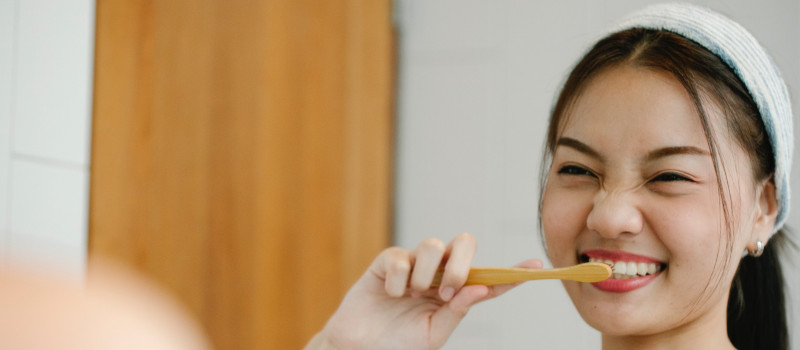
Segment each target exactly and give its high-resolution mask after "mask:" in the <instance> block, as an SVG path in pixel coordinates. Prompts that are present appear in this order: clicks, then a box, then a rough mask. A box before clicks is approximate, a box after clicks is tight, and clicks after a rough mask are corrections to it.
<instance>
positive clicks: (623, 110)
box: [561, 66, 717, 150]
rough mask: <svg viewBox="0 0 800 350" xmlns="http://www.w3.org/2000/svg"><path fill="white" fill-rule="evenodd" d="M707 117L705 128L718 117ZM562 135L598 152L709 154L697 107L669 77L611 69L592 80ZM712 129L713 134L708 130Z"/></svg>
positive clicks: (649, 71)
mask: <svg viewBox="0 0 800 350" xmlns="http://www.w3.org/2000/svg"><path fill="white" fill-rule="evenodd" d="M706 110H708V111H709V112H710V113H707V114H708V115H709V118H708V119H709V123H711V124H713V121H714V120H715V119H717V118H714V117H712V115H714V114H717V113H715V111H712V110H709V109H708V108H707V109H706ZM562 128H563V129H562V133H561V134H562V136H564V137H571V138H576V139H578V140H582V141H583V142H587V143H589V144H590V145H592V144H594V145H595V146H597V147H601V148H602V147H610V148H612V149H613V148H615V147H619V148H624V149H629V148H630V147H632V146H643V147H648V148H655V147H665V146H694V147H698V148H700V149H704V150H708V142H707V139H706V136H705V132H704V131H703V126H702V122H701V120H700V117H699V114H698V112H697V108H696V107H695V105H694V103H693V102H692V99H691V98H690V96H689V94H688V92H686V90H685V89H684V88H683V86H682V85H681V84H680V83H679V82H678V81H677V80H676V79H675V78H674V77H673V76H672V75H671V74H669V73H667V72H663V71H659V70H653V69H646V68H639V67H629V66H623V67H615V68H611V69H608V70H606V71H604V72H601V73H599V74H598V75H597V76H595V77H594V78H592V79H591V80H590V81H589V82H588V83H587V85H586V87H585V88H584V89H583V91H582V93H581V94H580V95H579V96H578V97H577V99H576V100H575V103H574V104H573V105H572V108H570V110H569V111H568V113H567V118H565V120H564V125H563V126H562ZM712 129H715V128H714V127H713V125H712Z"/></svg>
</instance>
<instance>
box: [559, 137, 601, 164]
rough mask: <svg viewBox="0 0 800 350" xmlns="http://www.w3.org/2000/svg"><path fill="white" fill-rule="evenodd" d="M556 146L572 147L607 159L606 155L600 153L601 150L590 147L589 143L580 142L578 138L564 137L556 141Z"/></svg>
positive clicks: (592, 155) (597, 157)
mask: <svg viewBox="0 0 800 350" xmlns="http://www.w3.org/2000/svg"><path fill="white" fill-rule="evenodd" d="M556 146H565V147H569V148H572V149H574V150H576V151H578V152H581V153H583V154H586V155H588V156H589V157H592V158H596V159H599V160H601V161H603V160H605V157H603V156H601V155H600V152H597V151H595V150H594V148H591V147H589V145H587V144H585V143H583V142H580V141H578V140H576V139H573V138H569V137H562V138H559V139H558V142H556Z"/></svg>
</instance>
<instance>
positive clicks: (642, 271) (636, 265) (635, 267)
mask: <svg viewBox="0 0 800 350" xmlns="http://www.w3.org/2000/svg"><path fill="white" fill-rule="evenodd" d="M589 262H594V263H603V264H606V265H609V266H611V268H612V272H613V274H612V275H611V278H613V279H619V280H626V279H629V278H636V277H640V276H647V275H652V274H655V273H658V272H661V264H658V263H645V262H633V261H611V260H603V259H598V258H589Z"/></svg>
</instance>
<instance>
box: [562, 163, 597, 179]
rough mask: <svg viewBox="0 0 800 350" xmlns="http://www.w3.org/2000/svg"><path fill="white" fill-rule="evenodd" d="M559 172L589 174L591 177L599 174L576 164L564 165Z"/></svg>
mask: <svg viewBox="0 0 800 350" xmlns="http://www.w3.org/2000/svg"><path fill="white" fill-rule="evenodd" d="M558 173H559V174H564V175H588V176H591V177H597V175H595V174H593V173H592V172H591V171H589V170H586V169H584V168H581V167H579V166H575V165H566V166H563V167H561V169H558Z"/></svg>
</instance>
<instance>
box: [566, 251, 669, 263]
mask: <svg viewBox="0 0 800 350" xmlns="http://www.w3.org/2000/svg"><path fill="white" fill-rule="evenodd" d="M580 254H581V255H586V256H588V257H590V258H595V259H603V260H611V261H630V262H642V263H656V264H663V263H664V262H663V261H660V260H658V259H656V258H653V257H650V256H645V255H640V254H634V253H630V252H626V251H622V250H605V249H588V250H584V251H583V252H581V253H580Z"/></svg>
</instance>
